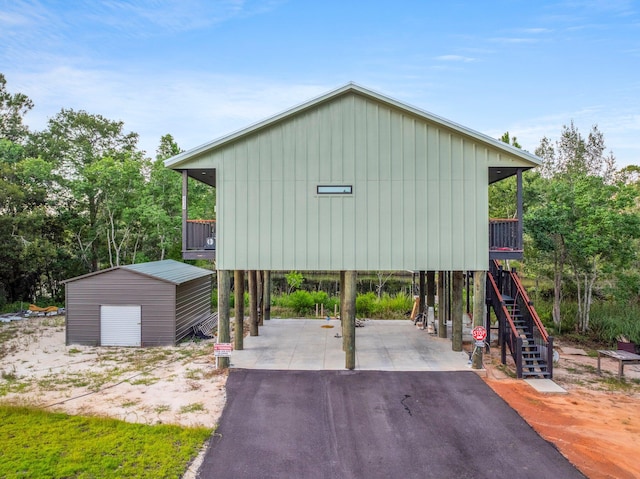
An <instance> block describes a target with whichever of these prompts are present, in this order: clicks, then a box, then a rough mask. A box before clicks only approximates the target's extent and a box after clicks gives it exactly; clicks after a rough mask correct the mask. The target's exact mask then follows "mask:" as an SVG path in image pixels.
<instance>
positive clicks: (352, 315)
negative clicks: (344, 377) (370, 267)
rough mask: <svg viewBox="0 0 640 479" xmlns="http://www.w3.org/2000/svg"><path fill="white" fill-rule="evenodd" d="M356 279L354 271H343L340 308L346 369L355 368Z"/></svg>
mask: <svg viewBox="0 0 640 479" xmlns="http://www.w3.org/2000/svg"><path fill="white" fill-rule="evenodd" d="M356 278H357V273H356V272H355V271H345V274H344V286H345V288H344V300H345V302H344V306H343V308H342V314H341V317H342V322H343V325H345V328H344V330H345V336H344V339H345V352H344V353H345V360H344V367H345V368H346V369H355V367H356Z"/></svg>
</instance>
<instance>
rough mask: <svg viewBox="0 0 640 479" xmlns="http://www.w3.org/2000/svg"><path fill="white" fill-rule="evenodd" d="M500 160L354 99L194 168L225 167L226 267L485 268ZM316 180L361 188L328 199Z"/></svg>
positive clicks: (221, 228) (433, 127) (221, 206)
mask: <svg viewBox="0 0 640 479" xmlns="http://www.w3.org/2000/svg"><path fill="white" fill-rule="evenodd" d="M356 119H357V121H356ZM500 156H504V155H501V153H500V152H498V151H496V150H492V149H490V148H489V147H487V146H485V145H480V144H478V142H477V141H476V140H474V139H471V138H467V137H465V136H464V135H462V134H460V133H458V132H454V131H452V130H449V129H447V128H446V127H442V125H438V124H436V123H430V122H428V121H426V120H424V119H422V118H419V117H416V116H414V115H412V114H410V113H407V112H406V111H401V110H398V109H395V108H392V107H390V106H388V105H384V104H381V103H378V102H376V101H372V100H371V99H368V98H365V97H362V96H359V95H345V96H343V97H340V98H337V99H335V100H334V101H332V102H329V103H326V104H321V105H318V106H317V107H316V108H314V109H311V110H308V111H305V112H302V113H300V114H298V115H297V116H294V117H291V118H288V119H286V120H284V121H281V122H279V123H277V124H274V125H271V126H270V127H269V128H266V129H264V130H261V131H258V132H255V133H254V134H253V135H251V136H249V137H246V138H243V139H242V141H238V142H235V143H232V144H229V145H226V146H224V147H222V148H220V149H218V150H216V151H214V152H212V153H210V154H206V155H203V157H202V158H200V159H199V160H197V161H196V164H198V165H200V166H205V164H206V165H207V166H208V167H212V166H214V167H216V168H218V169H217V175H218V191H217V194H218V197H217V198H218V253H217V254H218V257H217V262H218V268H220V269H271V270H288V269H307V270H338V269H354V270H404V269H414V270H415V269H424V270H463V269H470V270H482V269H484V268H486V262H487V251H488V249H489V245H488V220H489V218H488V216H489V215H488V201H487V198H488V167H489V164H490V163H491V162H492V160H493V161H497V163H498V164H500V163H501V162H504V158H500ZM318 184H348V185H353V194H352V195H340V196H338V195H336V196H322V197H321V196H319V195H317V194H316V186H317V185H318Z"/></svg>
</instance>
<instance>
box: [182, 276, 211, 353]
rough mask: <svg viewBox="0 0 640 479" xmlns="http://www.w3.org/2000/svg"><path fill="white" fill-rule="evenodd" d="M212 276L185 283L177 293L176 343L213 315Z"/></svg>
mask: <svg viewBox="0 0 640 479" xmlns="http://www.w3.org/2000/svg"><path fill="white" fill-rule="evenodd" d="M211 291H212V290H211V276H209V277H205V278H200V279H196V280H193V281H189V282H187V283H183V284H181V285H179V286H178V287H177V291H176V306H175V307H176V341H179V340H181V339H182V338H184V337H185V336H186V335H187V334H189V333H190V332H191V327H192V326H193V325H194V324H195V323H196V322H197V321H198V320H199V319H202V318H203V316H205V315H208V314H210V313H211Z"/></svg>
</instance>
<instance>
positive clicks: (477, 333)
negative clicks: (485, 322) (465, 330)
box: [471, 326, 487, 341]
mask: <svg viewBox="0 0 640 479" xmlns="http://www.w3.org/2000/svg"><path fill="white" fill-rule="evenodd" d="M471 336H473V339H475V340H476V341H484V340H485V339H486V337H487V330H486V329H485V328H484V327H483V326H476V327H475V328H473V330H472V331H471Z"/></svg>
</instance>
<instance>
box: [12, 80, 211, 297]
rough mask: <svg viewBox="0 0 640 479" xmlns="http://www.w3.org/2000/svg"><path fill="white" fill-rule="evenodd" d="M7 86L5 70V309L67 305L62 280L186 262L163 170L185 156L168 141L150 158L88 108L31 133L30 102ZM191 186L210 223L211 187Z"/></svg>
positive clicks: (171, 182)
mask: <svg viewBox="0 0 640 479" xmlns="http://www.w3.org/2000/svg"><path fill="white" fill-rule="evenodd" d="M6 85H7V82H6V79H5V77H4V75H2V74H0V244H2V245H3V246H2V248H1V249H0V306H2V305H3V304H7V303H14V302H17V301H29V302H33V301H35V300H36V299H37V298H47V299H49V300H50V301H54V302H63V301H64V293H63V288H62V285H61V281H63V280H64V279H68V278H71V277H75V276H78V275H81V274H85V273H90V272H93V271H98V270H100V269H104V268H107V267H112V266H118V265H121V264H129V263H135V262H144V261H152V260H159V259H166V258H173V259H181V249H180V248H181V215H182V212H181V191H182V189H181V178H180V175H178V174H177V173H176V172H174V171H172V170H169V169H167V168H165V167H164V165H163V161H164V160H165V159H167V158H169V157H171V156H173V155H176V154H178V153H180V152H181V150H180V148H179V147H178V145H177V144H176V142H175V141H174V139H173V137H172V136H171V135H168V134H167V135H164V136H163V137H162V138H161V139H160V142H159V146H158V149H157V151H156V156H155V159H153V160H152V159H150V158H148V157H147V156H146V155H145V153H144V152H143V151H141V150H140V149H139V148H138V135H137V134H136V133H131V132H126V131H125V129H124V124H123V122H121V121H112V120H109V119H107V118H105V117H103V116H101V115H96V114H90V113H88V112H86V111H82V110H73V109H62V110H61V111H60V112H59V113H57V114H56V115H55V116H54V117H53V118H51V119H50V120H49V121H48V124H47V127H46V128H45V129H44V130H42V131H29V129H28V128H27V127H26V125H25V123H24V117H25V115H26V114H27V113H28V112H29V110H31V109H32V108H33V102H32V101H31V100H30V99H29V98H28V97H27V96H25V95H24V94H21V93H10V92H9V91H8V90H7V87H6ZM189 186H190V194H189V200H190V204H189V209H190V212H193V214H194V215H196V216H195V217H201V218H213V213H214V204H215V196H214V193H213V190H212V189H211V188H208V187H206V185H203V184H202V183H199V182H193V184H190V185H189Z"/></svg>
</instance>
